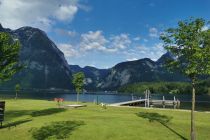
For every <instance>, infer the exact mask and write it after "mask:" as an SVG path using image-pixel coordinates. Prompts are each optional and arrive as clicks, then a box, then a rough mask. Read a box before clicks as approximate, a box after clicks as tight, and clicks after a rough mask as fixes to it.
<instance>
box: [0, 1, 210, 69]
mask: <svg viewBox="0 0 210 140" xmlns="http://www.w3.org/2000/svg"><path fill="white" fill-rule="evenodd" d="M209 7H210V0H36V1H34V0H0V22H1V24H2V25H3V26H4V27H8V28H12V29H17V28H19V27H22V26H33V27H38V28H40V29H42V30H44V31H45V32H46V33H47V34H48V36H49V37H50V38H51V39H52V40H53V41H54V42H55V43H56V45H57V46H58V48H59V49H60V50H61V51H63V53H64V55H65V57H66V59H67V61H68V63H69V64H78V65H80V66H82V67H83V66H86V65H90V66H95V67H98V68H109V67H112V66H114V65H115V64H117V63H119V62H122V61H130V60H136V59H140V58H145V57H148V58H151V59H152V60H157V59H158V58H159V57H160V56H161V55H162V54H163V53H165V50H164V49H163V48H162V42H161V41H160V40H159V35H160V33H161V32H163V31H164V29H167V28H168V27H175V26H176V25H177V22H178V21H179V20H184V19H188V18H190V17H201V18H204V19H206V20H210V8H209Z"/></svg>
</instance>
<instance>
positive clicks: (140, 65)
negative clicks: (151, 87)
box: [99, 53, 187, 90]
mask: <svg viewBox="0 0 210 140" xmlns="http://www.w3.org/2000/svg"><path fill="white" fill-rule="evenodd" d="M166 59H173V58H171V56H170V54H168V53H166V54H164V55H163V56H162V57H160V59H158V60H157V61H152V60H151V59H149V58H144V59H139V60H136V61H128V62H122V63H119V64H117V65H115V66H114V67H113V68H111V69H110V72H109V74H108V75H107V76H106V77H105V79H104V80H103V81H101V83H100V84H99V85H100V88H102V89H113V90H115V89H117V88H119V87H121V86H123V85H127V84H132V83H138V82H158V81H186V80H187V79H186V78H185V77H184V76H183V75H180V74H178V73H170V72H168V71H167V70H166V68H165V67H164V66H163V64H164V61H165V60H166Z"/></svg>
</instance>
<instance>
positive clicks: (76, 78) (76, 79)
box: [72, 72, 85, 93]
mask: <svg viewBox="0 0 210 140" xmlns="http://www.w3.org/2000/svg"><path fill="white" fill-rule="evenodd" d="M84 79H85V75H84V73H83V72H78V73H75V74H74V75H73V81H72V83H73V84H74V86H75V89H76V92H77V93H81V92H82V90H83V87H84Z"/></svg>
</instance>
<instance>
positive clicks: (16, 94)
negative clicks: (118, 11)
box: [15, 91, 18, 100]
mask: <svg viewBox="0 0 210 140" xmlns="http://www.w3.org/2000/svg"><path fill="white" fill-rule="evenodd" d="M17 96H18V93H17V91H16V92H15V100H16V99H17Z"/></svg>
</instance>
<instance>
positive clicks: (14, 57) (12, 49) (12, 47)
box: [0, 32, 22, 82]
mask: <svg viewBox="0 0 210 140" xmlns="http://www.w3.org/2000/svg"><path fill="white" fill-rule="evenodd" d="M19 51H20V43H19V42H18V41H14V40H13V39H12V38H11V37H10V35H9V34H7V33H3V32H0V82H3V81H6V80H9V79H10V78H11V77H12V76H13V75H14V74H15V73H16V72H17V71H19V70H20V69H21V68H22V66H20V65H19V64H18V60H19Z"/></svg>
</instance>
